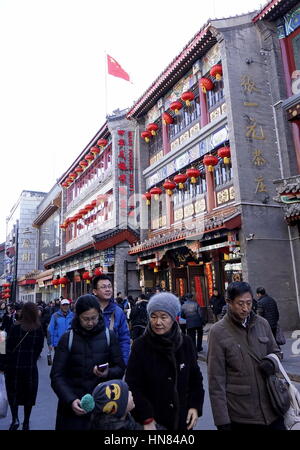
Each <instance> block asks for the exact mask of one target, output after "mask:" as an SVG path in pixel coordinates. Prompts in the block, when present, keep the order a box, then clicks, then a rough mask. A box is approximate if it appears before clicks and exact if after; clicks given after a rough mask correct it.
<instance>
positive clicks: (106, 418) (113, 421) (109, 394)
mask: <svg viewBox="0 0 300 450" xmlns="http://www.w3.org/2000/svg"><path fill="white" fill-rule="evenodd" d="M92 396H93V398H94V401H95V407H94V410H93V413H92V416H91V429H92V430H143V428H144V427H143V426H142V425H140V424H138V423H137V422H135V420H134V419H133V417H132V416H131V414H130V411H131V410H132V409H133V408H134V402H133V397H132V393H131V391H129V389H128V385H127V383H126V382H125V381H123V380H109V381H106V382H104V383H100V384H98V386H96V387H95V389H94V391H93V393H92Z"/></svg>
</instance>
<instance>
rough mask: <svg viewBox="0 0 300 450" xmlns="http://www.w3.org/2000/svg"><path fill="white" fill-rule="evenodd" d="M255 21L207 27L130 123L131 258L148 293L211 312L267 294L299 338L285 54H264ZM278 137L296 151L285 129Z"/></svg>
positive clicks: (231, 21)
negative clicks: (281, 183) (230, 293)
mask: <svg viewBox="0 0 300 450" xmlns="http://www.w3.org/2000/svg"><path fill="white" fill-rule="evenodd" d="M273 3H274V2H273ZM277 3H278V2H277ZM289 3H292V2H289ZM253 17H254V14H246V15H242V16H236V17H232V18H227V19H220V20H212V21H210V22H208V23H206V24H205V25H204V26H203V27H202V29H201V30H200V31H199V32H198V33H197V34H196V35H195V36H194V37H193V39H192V40H191V41H190V42H189V43H188V44H187V45H186V47H185V48H184V49H183V50H182V52H181V53H180V54H179V55H178V56H177V57H176V58H175V59H174V60H173V61H172V62H171V63H170V64H169V65H168V67H167V68H166V69H165V71H164V72H163V73H161V74H160V75H159V77H158V78H157V79H156V80H155V81H154V82H153V84H152V85H151V86H150V88H149V89H148V90H147V91H146V92H145V93H144V94H143V95H142V96H141V97H140V99H139V100H138V101H137V102H136V103H135V104H134V105H133V107H132V108H131V110H130V111H129V112H128V115H127V117H128V118H129V119H132V120H134V123H135V124H136V132H137V135H138V136H139V140H138V143H137V154H138V167H139V171H140V179H139V190H140V192H141V193H143V194H144V198H143V199H141V202H140V207H139V208H137V209H136V213H137V214H139V216H140V223H141V241H140V242H139V243H138V244H135V245H133V246H132V248H131V250H130V252H129V253H130V254H131V255H135V256H137V257H138V267H139V271H140V286H141V287H142V288H143V289H145V290H146V289H152V288H154V287H155V286H156V285H158V284H159V285H160V286H161V287H163V288H167V289H170V290H171V291H173V292H174V293H176V294H177V295H180V296H181V295H184V294H185V293H187V292H192V293H193V294H194V295H195V297H196V298H197V301H198V302H199V304H200V305H201V306H203V307H205V306H207V305H208V299H209V296H210V295H211V294H212V288H213V286H214V285H216V286H217V287H218V288H219V289H221V291H224V289H225V288H226V287H227V284H228V283H229V282H231V281H233V280H245V281H248V282H249V283H250V284H251V286H252V287H253V289H254V290H255V289H256V287H257V286H260V285H262V286H264V287H265V288H266V290H267V291H268V292H269V293H270V295H273V296H274V297H275V298H276V299H277V300H278V303H279V308H280V313H281V322H282V325H283V326H284V327H286V328H288V327H290V328H293V327H295V326H297V324H299V308H298V306H299V305H297V298H296V294H295V292H296V287H295V278H294V276H293V270H292V267H293V257H292V254H291V248H290V245H289V234H288V230H287V228H286V226H285V224H284V222H283V220H282V212H281V209H280V207H279V205H278V203H277V202H276V201H275V200H274V197H275V194H276V192H275V186H274V183H273V180H274V179H277V178H280V176H281V164H282V159H283V158H284V160H285V163H286V164H287V166H288V167H289V168H291V166H292V165H293V164H294V160H295V158H293V157H291V155H290V154H289V153H288V152H287V151H286V148H285V150H283V152H280V151H279V148H278V139H279V136H278V123H277V116H276V114H275V110H274V108H276V100H277V98H278V92H279V93H281V92H282V89H283V88H282V86H281V80H282V65H281V63H280V54H279V53H280V48H279V45H276V42H274V40H272V43H273V47H272V48H266V46H265V39H266V38H267V34H268V33H269V30H268V27H267V28H265V29H262V28H261V27H260V26H258V24H256V22H255V21H253ZM270 39H271V38H270ZM275 93H276V94H275ZM281 132H282V139H286V142H291V140H290V138H289V130H288V123H287V122H286V123H285V124H283V123H282V129H281V131H280V133H281Z"/></svg>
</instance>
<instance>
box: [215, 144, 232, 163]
mask: <svg viewBox="0 0 300 450" xmlns="http://www.w3.org/2000/svg"><path fill="white" fill-rule="evenodd" d="M218 156H219V157H220V158H222V159H223V161H224V164H229V163H230V147H222V148H219V150H218Z"/></svg>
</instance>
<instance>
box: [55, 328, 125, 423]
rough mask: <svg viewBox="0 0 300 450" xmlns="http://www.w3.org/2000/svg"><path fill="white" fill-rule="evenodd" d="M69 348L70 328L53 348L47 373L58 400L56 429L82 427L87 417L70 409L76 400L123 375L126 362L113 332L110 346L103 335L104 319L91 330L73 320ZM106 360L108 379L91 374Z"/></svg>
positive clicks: (111, 332)
mask: <svg viewBox="0 0 300 450" xmlns="http://www.w3.org/2000/svg"><path fill="white" fill-rule="evenodd" d="M73 323H74V325H73V326H72V328H73V332H74V335H73V341H72V346H71V351H69V349H68V342H69V333H70V332H69V331H67V332H66V333H64V334H63V335H62V337H61V338H60V340H59V343H58V346H57V347H56V351H55V355H54V360H53V366H52V369H51V372H50V378H51V386H52V389H53V390H54V392H55V393H56V395H57V397H58V399H59V405H58V411H57V421H56V429H85V428H86V424H83V425H82V423H81V422H82V421H83V422H84V421H86V422H87V421H88V419H89V418H88V417H86V416H76V415H75V414H74V412H73V411H72V409H71V404H72V402H73V401H74V400H75V399H77V398H78V399H81V397H82V396H83V395H85V394H91V393H92V391H93V389H94V388H95V387H96V386H97V384H99V383H101V382H102V381H107V380H110V379H115V378H120V379H121V378H122V377H123V375H124V372H125V365H124V362H123V359H122V356H121V351H120V346H119V343H118V340H117V338H116V335H115V333H114V332H113V331H110V345H109V346H108V342H107V339H106V334H105V327H104V322H103V319H102V320H101V322H99V324H98V326H96V327H95V328H94V329H93V330H92V331H86V330H84V329H83V328H81V327H80V326H79V325H78V323H77V322H76V320H74V322H73ZM106 362H108V363H109V372H108V377H107V378H99V377H97V376H96V375H94V373H93V368H94V366H95V365H97V364H103V363H106Z"/></svg>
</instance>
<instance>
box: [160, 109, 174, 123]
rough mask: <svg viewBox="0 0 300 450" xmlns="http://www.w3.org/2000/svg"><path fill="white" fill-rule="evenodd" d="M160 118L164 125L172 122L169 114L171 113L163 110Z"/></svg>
mask: <svg viewBox="0 0 300 450" xmlns="http://www.w3.org/2000/svg"><path fill="white" fill-rule="evenodd" d="M162 119H163V123H164V124H165V125H171V124H172V123H173V122H174V119H173V117H172V116H171V114H169V113H167V112H164V113H163V115H162Z"/></svg>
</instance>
